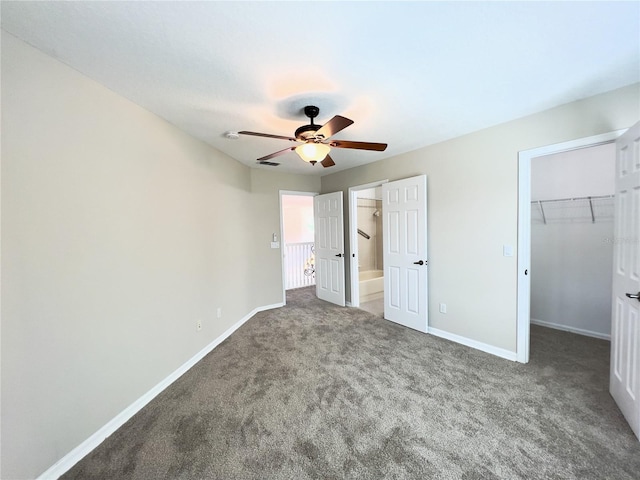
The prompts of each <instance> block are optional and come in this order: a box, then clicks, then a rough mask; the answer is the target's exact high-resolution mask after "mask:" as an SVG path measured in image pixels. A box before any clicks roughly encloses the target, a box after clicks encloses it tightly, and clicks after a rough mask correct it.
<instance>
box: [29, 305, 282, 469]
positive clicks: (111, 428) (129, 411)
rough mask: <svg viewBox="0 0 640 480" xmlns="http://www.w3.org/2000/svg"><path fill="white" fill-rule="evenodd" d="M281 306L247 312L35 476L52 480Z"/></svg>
mask: <svg viewBox="0 0 640 480" xmlns="http://www.w3.org/2000/svg"><path fill="white" fill-rule="evenodd" d="M282 306H284V303H274V304H272V305H264V306H262V307H257V308H254V309H253V310H252V311H251V312H249V313H248V314H247V315H245V316H244V317H242V318H241V319H240V320H238V321H237V322H236V323H234V324H233V325H231V326H230V327H229V328H228V329H227V330H225V331H224V332H223V333H222V334H221V335H219V336H218V337H217V338H216V339H215V340H214V341H213V342H211V343H210V344H209V345H207V346H206V347H204V348H203V349H202V350H200V351H199V352H198V353H196V354H195V355H194V356H193V357H191V358H190V359H189V360H187V361H186V362H185V363H184V364H182V365H181V366H180V367H178V369H176V370H175V371H174V372H173V373H171V374H170V375H169V376H168V377H166V378H165V379H164V380H162V381H161V382H160V383H158V384H157V385H156V386H155V387H153V388H152V389H151V390H149V391H148V392H147V393H145V394H144V395H142V396H141V397H140V398H138V399H137V400H136V401H135V402H133V403H132V404H131V405H129V406H128V407H127V408H125V409H124V410H123V411H122V412H120V413H119V414H118V415H116V416H115V417H114V418H112V419H111V420H110V421H109V422H108V423H107V424H106V425H104V426H103V427H102V428H100V429H99V430H98V431H97V432H95V433H94V434H93V435H91V436H90V437H89V438H87V439H86V440H85V441H84V442H82V443H81V444H80V445H78V446H77V447H76V448H74V449H73V450H71V451H70V452H69V453H67V454H66V455H65V456H64V457H62V458H61V459H60V460H58V461H57V462H56V463H55V464H53V465H52V466H51V467H50V468H49V469H48V470H46V471H45V472H44V473H43V474H42V475H40V476H39V477H38V480H55V479H57V478H59V477H60V476H62V475H63V474H65V473H66V472H68V471H69V470H70V469H71V468H72V467H73V466H74V465H75V464H76V463H78V462H79V461H80V460H82V459H83V458H84V457H85V456H87V455H88V454H89V453H91V451H93V449H95V448H96V447H97V446H98V445H100V444H101V443H102V442H103V441H104V440H105V439H106V438H107V437H108V436H110V435H112V434H113V433H114V432H115V431H116V430H118V428H120V427H121V426H122V425H124V424H125V423H126V422H127V421H128V420H129V419H130V418H131V417H133V416H134V415H135V414H136V413H138V412H139V411H140V410H142V408H144V407H145V405H147V404H148V403H149V402H150V401H151V400H153V399H154V398H155V397H156V396H158V395H159V394H160V393H161V392H162V391H163V390H164V389H165V388H167V387H168V386H169V385H171V384H172V383H173V382H175V381H176V380H177V379H178V378H180V377H181V376H182V375H184V374H185V373H186V372H187V371H188V370H189V369H190V368H191V367H193V366H194V365H195V364H196V363H198V362H199V361H200V360H202V359H203V358H204V357H205V356H206V355H207V354H208V353H210V352H211V351H212V350H213V349H214V348H216V347H217V346H218V345H220V344H221V343H222V342H223V341H224V340H226V339H227V338H228V337H229V336H231V334H232V333H233V332H235V331H236V330H237V329H238V328H240V327H241V326H242V325H243V324H244V323H245V322H247V320H249V319H251V317H253V316H254V315H255V314H257V313H259V312H262V311H265V310H271V309H273V308H279V307H282Z"/></svg>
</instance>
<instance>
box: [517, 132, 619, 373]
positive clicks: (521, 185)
mask: <svg viewBox="0 0 640 480" xmlns="http://www.w3.org/2000/svg"><path fill="white" fill-rule="evenodd" d="M624 132H625V130H616V131H614V132H608V133H602V134H600V135H593V136H591V137H585V138H579V139H576V140H571V141H569V142H563V143H556V144H554V145H547V146H544V147H539V148H533V149H531V150H523V151H522V152H518V288H517V294H516V295H517V326H516V338H517V343H516V360H517V361H518V362H520V363H528V362H529V333H530V321H531V312H530V308H531V304H530V303H531V277H530V276H529V270H530V269H531V160H532V159H534V158H536V157H542V156H544V155H552V154H555V153H562V152H568V151H570V150H578V149H581V148H588V147H595V146H597V145H604V144H607V143H613V142H615V140H616V139H617V138H618V137H619V136H620V135H622V134H623V133H624Z"/></svg>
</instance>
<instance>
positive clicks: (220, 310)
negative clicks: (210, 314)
mask: <svg viewBox="0 0 640 480" xmlns="http://www.w3.org/2000/svg"><path fill="white" fill-rule="evenodd" d="M216 316H217V317H218V318H222V309H221V308H220V307H218V310H217V311H216Z"/></svg>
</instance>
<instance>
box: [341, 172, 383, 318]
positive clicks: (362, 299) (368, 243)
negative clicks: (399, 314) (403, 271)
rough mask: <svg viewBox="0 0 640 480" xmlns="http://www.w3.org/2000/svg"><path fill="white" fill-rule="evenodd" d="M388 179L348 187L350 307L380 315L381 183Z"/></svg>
mask: <svg viewBox="0 0 640 480" xmlns="http://www.w3.org/2000/svg"><path fill="white" fill-rule="evenodd" d="M387 182H388V180H381V181H378V182H372V183H367V184H365V185H358V186H356V187H350V188H349V243H350V246H351V261H350V263H349V267H350V268H349V270H350V280H351V281H350V287H351V306H352V307H359V308H362V309H365V310H367V311H369V312H370V313H373V314H374V315H378V316H380V317H382V316H383V315H384V277H383V273H382V272H383V271H384V267H383V263H382V251H383V250H382V247H383V244H382V241H383V235H382V185H383V184H384V183H387Z"/></svg>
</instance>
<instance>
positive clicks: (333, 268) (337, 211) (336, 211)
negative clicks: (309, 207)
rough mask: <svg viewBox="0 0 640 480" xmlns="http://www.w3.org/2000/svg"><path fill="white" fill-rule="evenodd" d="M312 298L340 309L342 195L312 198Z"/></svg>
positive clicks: (342, 227) (341, 286)
mask: <svg viewBox="0 0 640 480" xmlns="http://www.w3.org/2000/svg"><path fill="white" fill-rule="evenodd" d="M313 213H314V222H315V242H316V243H315V249H316V295H317V296H318V298H320V299H322V300H326V301H327V302H331V303H335V304H336V305H340V306H343V307H344V226H343V217H342V215H343V214H342V192H335V193H327V194H324V195H317V196H315V197H313Z"/></svg>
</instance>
